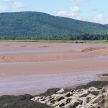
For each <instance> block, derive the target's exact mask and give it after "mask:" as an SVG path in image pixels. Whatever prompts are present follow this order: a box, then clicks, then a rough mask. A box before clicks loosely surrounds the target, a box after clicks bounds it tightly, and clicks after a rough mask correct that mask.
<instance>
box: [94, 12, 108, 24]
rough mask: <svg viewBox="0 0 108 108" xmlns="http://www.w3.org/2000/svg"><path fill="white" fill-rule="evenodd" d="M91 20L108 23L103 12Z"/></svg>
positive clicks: (107, 18)
mask: <svg viewBox="0 0 108 108" xmlns="http://www.w3.org/2000/svg"><path fill="white" fill-rule="evenodd" d="M92 20H93V22H97V23H102V24H106V23H108V17H106V16H104V14H98V15H96V16H94V17H93V18H92Z"/></svg>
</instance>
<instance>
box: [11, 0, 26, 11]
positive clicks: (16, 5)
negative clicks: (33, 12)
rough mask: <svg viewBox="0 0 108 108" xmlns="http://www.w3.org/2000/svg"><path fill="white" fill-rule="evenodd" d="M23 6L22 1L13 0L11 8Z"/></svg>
mask: <svg viewBox="0 0 108 108" xmlns="http://www.w3.org/2000/svg"><path fill="white" fill-rule="evenodd" d="M24 7H25V4H24V3H23V2H20V1H13V3H12V8H13V9H21V8H24Z"/></svg>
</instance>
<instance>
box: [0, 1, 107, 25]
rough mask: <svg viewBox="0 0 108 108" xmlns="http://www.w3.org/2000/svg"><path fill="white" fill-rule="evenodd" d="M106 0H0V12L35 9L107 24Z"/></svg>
mask: <svg viewBox="0 0 108 108" xmlns="http://www.w3.org/2000/svg"><path fill="white" fill-rule="evenodd" d="M107 10H108V0H0V12H1V13H2V12H20V11H36V12H44V13H48V14H51V15H55V16H63V17H69V18H73V19H78V20H84V21H90V22H96V23H102V24H108V12H107Z"/></svg>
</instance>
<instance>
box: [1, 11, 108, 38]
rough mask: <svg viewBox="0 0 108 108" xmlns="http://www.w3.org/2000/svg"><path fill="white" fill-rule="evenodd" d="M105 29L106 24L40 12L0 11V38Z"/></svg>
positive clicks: (51, 35) (30, 36) (34, 36)
mask: <svg viewBox="0 0 108 108" xmlns="http://www.w3.org/2000/svg"><path fill="white" fill-rule="evenodd" d="M107 29H108V27H107V26H106V25H102V24H97V23H90V22H84V21H79V20H75V19H71V18H64V17H58V16H52V15H49V14H46V13H41V12H15V13H0V38H4V37H5V38H9V37H11V38H13V39H14V38H16V37H17V38H18V37H19V39H21V38H22V39H26V38H30V39H31V38H33V39H48V38H49V39H54V38H55V39H56V38H57V39H59V38H60V39H61V38H62V37H63V36H64V35H69V34H84V33H94V32H98V31H103V30H104V31H106V30H107ZM57 36H59V38H58V37H57ZM68 38H69V37H68Z"/></svg>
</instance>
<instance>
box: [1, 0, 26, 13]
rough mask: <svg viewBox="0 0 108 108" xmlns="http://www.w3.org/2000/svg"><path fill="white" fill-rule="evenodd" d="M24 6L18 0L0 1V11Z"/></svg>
mask: <svg viewBox="0 0 108 108" xmlns="http://www.w3.org/2000/svg"><path fill="white" fill-rule="evenodd" d="M2 3H3V4H2ZM24 7H25V4H24V3H23V2H22V1H20V0H3V2H0V11H1V12H5V11H9V10H10V11H14V10H18V9H22V8H24Z"/></svg>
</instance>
